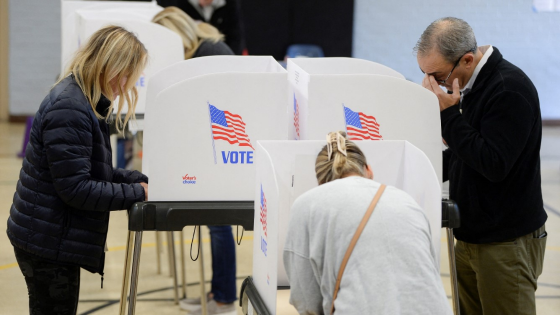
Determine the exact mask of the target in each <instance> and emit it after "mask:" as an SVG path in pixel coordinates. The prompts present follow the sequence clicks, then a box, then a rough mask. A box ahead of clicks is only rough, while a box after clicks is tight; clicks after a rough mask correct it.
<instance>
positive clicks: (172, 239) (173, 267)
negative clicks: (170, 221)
mask: <svg viewBox="0 0 560 315" xmlns="http://www.w3.org/2000/svg"><path fill="white" fill-rule="evenodd" d="M167 233H169V234H168V235H169V236H168V240H169V242H168V243H169V253H170V267H171V273H172V274H173V294H174V298H175V305H178V304H179V284H178V281H177V264H176V260H175V259H176V255H175V237H174V235H173V232H167Z"/></svg>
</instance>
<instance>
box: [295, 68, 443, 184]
mask: <svg viewBox="0 0 560 315" xmlns="http://www.w3.org/2000/svg"><path fill="white" fill-rule="evenodd" d="M288 81H289V85H288V89H289V95H288V112H289V116H290V118H289V119H290V126H289V128H288V130H289V135H288V137H289V139H295V140H319V139H321V140H322V139H324V138H325V135H326V134H328V133H329V132H331V131H338V130H341V131H345V132H346V133H347V135H348V138H349V139H350V140H407V141H409V142H411V143H412V144H414V145H415V146H416V147H418V148H419V149H420V150H422V151H423V152H424V153H426V155H427V156H428V158H429V160H430V161H431V162H432V165H433V166H434V169H435V170H436V174H437V176H438V178H439V179H440V181H441V180H442V171H441V165H442V156H441V146H442V144H441V130H440V120H439V106H438V100H437V97H436V96H435V95H434V93H432V92H430V91H428V90H426V89H425V88H423V87H421V86H419V85H417V84H415V83H412V82H409V81H406V80H404V77H403V76H402V75H401V74H399V73H397V72H396V71H394V70H392V69H390V68H388V67H386V66H383V65H379V64H376V63H373V62H370V61H365V60H358V59H350V58H316V59H313V58H295V59H288Z"/></svg>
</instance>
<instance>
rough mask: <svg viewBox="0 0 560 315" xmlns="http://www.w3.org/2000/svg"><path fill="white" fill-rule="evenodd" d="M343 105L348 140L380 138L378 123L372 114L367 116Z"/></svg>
mask: <svg viewBox="0 0 560 315" xmlns="http://www.w3.org/2000/svg"><path fill="white" fill-rule="evenodd" d="M342 106H343V107H344V116H345V118H346V135H347V136H348V139H349V140H382V139H383V137H382V136H381V133H379V124H378V123H377V120H376V119H375V117H373V116H368V115H366V114H364V113H361V112H355V111H353V110H351V109H350V108H348V107H346V106H344V105H342Z"/></svg>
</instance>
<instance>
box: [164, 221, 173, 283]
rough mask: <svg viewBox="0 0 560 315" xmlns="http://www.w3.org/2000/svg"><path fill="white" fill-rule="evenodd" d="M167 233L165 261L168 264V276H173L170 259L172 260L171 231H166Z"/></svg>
mask: <svg viewBox="0 0 560 315" xmlns="http://www.w3.org/2000/svg"><path fill="white" fill-rule="evenodd" d="M166 234H167V263H168V264H169V276H170V277H173V265H172V261H173V253H172V249H171V244H172V241H171V236H172V234H171V232H166Z"/></svg>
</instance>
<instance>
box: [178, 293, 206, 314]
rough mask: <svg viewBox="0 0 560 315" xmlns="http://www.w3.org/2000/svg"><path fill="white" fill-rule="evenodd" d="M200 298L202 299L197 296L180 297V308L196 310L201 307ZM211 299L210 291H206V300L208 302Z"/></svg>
mask: <svg viewBox="0 0 560 315" xmlns="http://www.w3.org/2000/svg"><path fill="white" fill-rule="evenodd" d="M201 300H202V299H201V298H199V297H198V298H194V299H182V300H180V301H179V307H180V308H181V309H182V310H185V311H189V312H194V311H198V310H200V309H201V308H202V302H201ZM211 300H212V298H211V297H210V293H208V294H207V295H206V302H207V303H210V301H211Z"/></svg>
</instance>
